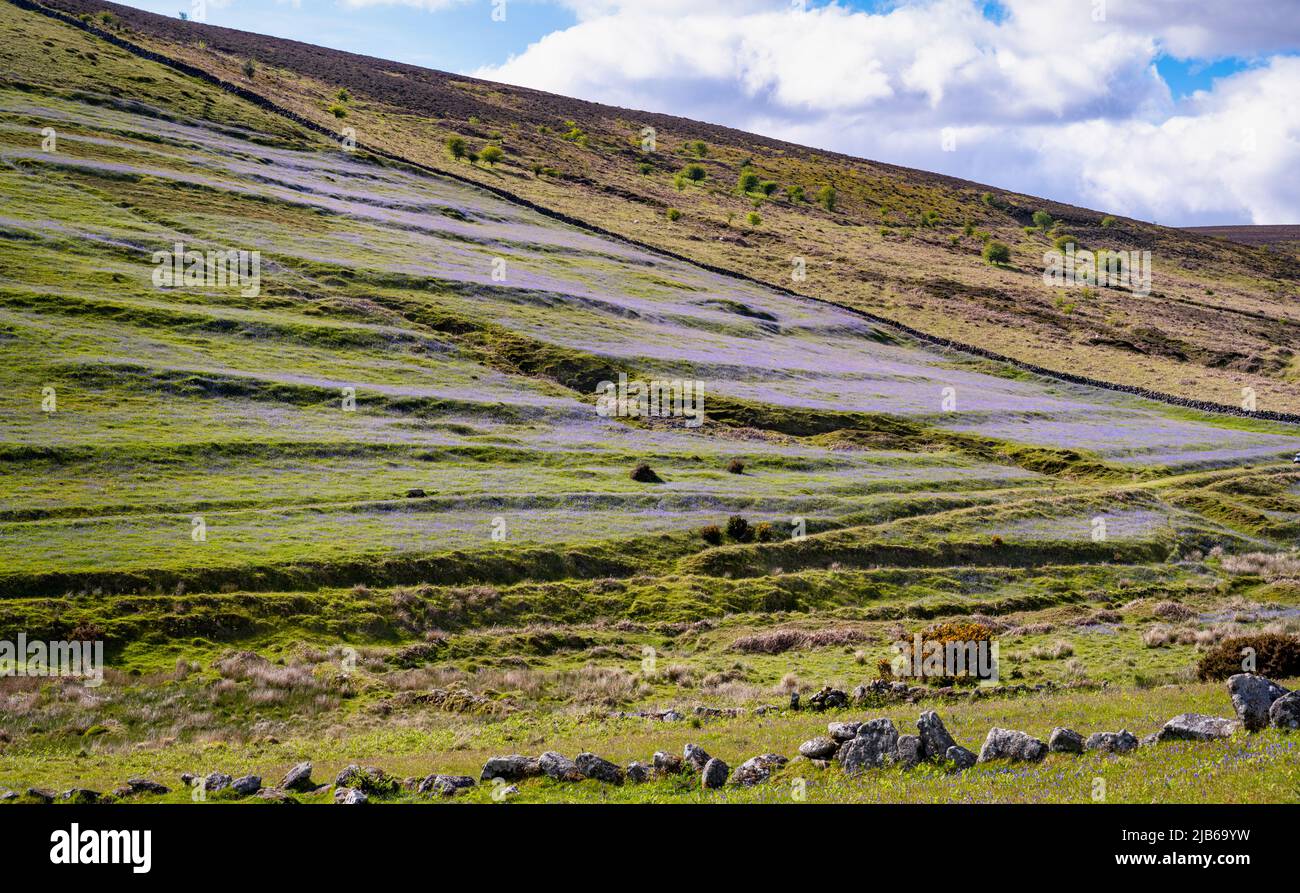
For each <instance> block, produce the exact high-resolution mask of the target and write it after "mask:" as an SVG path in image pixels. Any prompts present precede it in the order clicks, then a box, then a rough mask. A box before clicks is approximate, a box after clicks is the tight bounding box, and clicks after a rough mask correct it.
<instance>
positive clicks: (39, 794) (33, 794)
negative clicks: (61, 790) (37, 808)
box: [23, 788, 55, 803]
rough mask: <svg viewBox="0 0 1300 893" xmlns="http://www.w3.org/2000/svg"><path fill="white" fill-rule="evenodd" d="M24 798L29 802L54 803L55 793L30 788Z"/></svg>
mask: <svg viewBox="0 0 1300 893" xmlns="http://www.w3.org/2000/svg"><path fill="white" fill-rule="evenodd" d="M23 796H25V797H26V798H27V799H28V800H35V801H36V802H37V803H53V802H54V797H55V793H54V792H53V791H47V790H45V789H44V788H28V789H27V790H26V791H25V792H24V794H23Z"/></svg>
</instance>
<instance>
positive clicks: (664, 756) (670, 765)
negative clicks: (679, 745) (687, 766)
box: [650, 750, 682, 775]
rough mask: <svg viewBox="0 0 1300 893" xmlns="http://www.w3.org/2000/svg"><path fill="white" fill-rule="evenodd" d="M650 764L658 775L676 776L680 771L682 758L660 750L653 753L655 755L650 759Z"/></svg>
mask: <svg viewBox="0 0 1300 893" xmlns="http://www.w3.org/2000/svg"><path fill="white" fill-rule="evenodd" d="M650 764H651V765H652V766H653V767H654V770H655V772H656V773H657V774H659V775H677V774H679V773H681V771H682V758H681V757H676V756H673V755H672V754H670V753H664V752H663V751H662V750H656V751H655V755H654V756H653V757H651V758H650Z"/></svg>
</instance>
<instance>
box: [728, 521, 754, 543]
mask: <svg viewBox="0 0 1300 893" xmlns="http://www.w3.org/2000/svg"><path fill="white" fill-rule="evenodd" d="M727 536H729V537H731V538H732V539H733V540H735V541H736V542H738V543H747V542H749V541H750V540H752V539H753V538H754V531H753V530H752V529H751V528H750V526H749V522H748V521H746V520H745V519H744V518H743V517H742V516H740V515H732V516H731V517H730V518H728V519H727Z"/></svg>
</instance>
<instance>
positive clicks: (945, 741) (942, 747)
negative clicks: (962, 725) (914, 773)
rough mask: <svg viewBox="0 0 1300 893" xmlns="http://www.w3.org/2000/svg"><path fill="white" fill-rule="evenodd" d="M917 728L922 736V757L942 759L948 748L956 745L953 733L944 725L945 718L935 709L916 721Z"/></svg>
mask: <svg viewBox="0 0 1300 893" xmlns="http://www.w3.org/2000/svg"><path fill="white" fill-rule="evenodd" d="M916 729H917V731H918V733H919V734H920V738H921V759H923V760H942V759H944V754H946V753H947V752H948V748H950V747H954V746H956V744H957V742H956V741H954V740H953V737H952V735H949V734H948V729H947V728H945V727H944V724H943V720H941V719H940V718H939V714H937V713H935V712H934V711H933V710H927V711H925V712H924V713H922V714H921V718H920V719H918V720H917V721H916Z"/></svg>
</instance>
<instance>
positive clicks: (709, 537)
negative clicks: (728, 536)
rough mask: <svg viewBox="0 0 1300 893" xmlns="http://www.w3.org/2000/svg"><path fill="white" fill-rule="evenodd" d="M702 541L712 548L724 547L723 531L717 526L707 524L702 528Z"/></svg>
mask: <svg viewBox="0 0 1300 893" xmlns="http://www.w3.org/2000/svg"><path fill="white" fill-rule="evenodd" d="M700 539H702V540H704V541H705V542H706V543H708V544H709V545H710V546H721V545H722V529H721V528H720V527H718V525H717V524H707V525H705V526H704V527H701V528H700Z"/></svg>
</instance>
